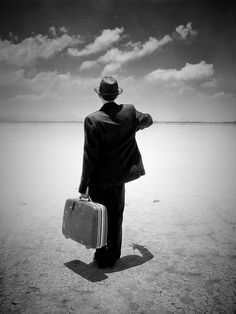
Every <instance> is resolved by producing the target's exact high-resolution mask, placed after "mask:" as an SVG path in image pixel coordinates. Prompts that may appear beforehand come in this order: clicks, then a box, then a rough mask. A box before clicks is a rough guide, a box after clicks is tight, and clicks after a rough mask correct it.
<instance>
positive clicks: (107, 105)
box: [99, 101, 118, 111]
mask: <svg viewBox="0 0 236 314" xmlns="http://www.w3.org/2000/svg"><path fill="white" fill-rule="evenodd" d="M117 107H118V105H117V103H115V102H114V101H110V102H106V103H105V104H104V105H103V106H102V107H101V108H100V109H99V111H106V110H109V109H111V108H117Z"/></svg>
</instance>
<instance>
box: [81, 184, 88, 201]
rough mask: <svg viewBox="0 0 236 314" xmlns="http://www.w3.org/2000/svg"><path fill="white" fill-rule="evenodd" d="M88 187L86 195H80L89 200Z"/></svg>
mask: <svg viewBox="0 0 236 314" xmlns="http://www.w3.org/2000/svg"><path fill="white" fill-rule="evenodd" d="M88 190H89V189H88V187H87V190H86V192H85V193H80V197H81V198H85V199H89V191H88Z"/></svg>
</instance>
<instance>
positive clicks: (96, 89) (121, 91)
mask: <svg viewBox="0 0 236 314" xmlns="http://www.w3.org/2000/svg"><path fill="white" fill-rule="evenodd" d="M94 91H95V92H96V93H97V94H98V95H104V96H107V95H114V96H115V95H120V94H121V93H123V89H122V88H120V87H118V92H117V93H115V94H111V93H109V94H108V93H100V91H99V88H96V87H95V88H94Z"/></svg>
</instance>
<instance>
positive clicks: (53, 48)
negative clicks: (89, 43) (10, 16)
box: [0, 27, 81, 66]
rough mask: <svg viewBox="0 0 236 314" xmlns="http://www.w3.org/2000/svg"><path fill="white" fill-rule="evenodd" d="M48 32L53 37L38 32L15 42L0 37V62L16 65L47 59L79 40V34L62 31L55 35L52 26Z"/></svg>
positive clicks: (26, 64)
mask: <svg viewBox="0 0 236 314" xmlns="http://www.w3.org/2000/svg"><path fill="white" fill-rule="evenodd" d="M49 32H50V33H51V34H52V35H53V36H54V37H53V38H49V37H48V36H47V35H45V36H44V35H41V34H38V35H35V36H33V37H29V38H26V39H24V40H22V41H21V42H19V43H16V44H14V43H12V42H11V41H9V40H1V39H0V62H3V63H5V64H13V65H17V66H30V65H32V64H34V63H35V62H36V60H37V59H39V58H42V59H49V58H51V57H53V56H54V55H55V54H56V53H59V52H61V51H62V50H64V49H65V48H68V47H71V46H74V45H76V44H78V43H79V42H81V39H80V36H76V35H72V36H70V35H68V34H66V33H64V34H63V35H61V36H56V30H55V28H54V27H50V29H49ZM55 36H56V37H55Z"/></svg>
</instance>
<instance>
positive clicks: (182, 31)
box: [173, 22, 198, 43]
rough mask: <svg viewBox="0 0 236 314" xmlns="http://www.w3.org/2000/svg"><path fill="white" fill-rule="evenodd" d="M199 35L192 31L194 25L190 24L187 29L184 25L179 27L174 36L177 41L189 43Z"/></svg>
mask: <svg viewBox="0 0 236 314" xmlns="http://www.w3.org/2000/svg"><path fill="white" fill-rule="evenodd" d="M197 34H198V33H197V31H196V30H193V29H192V23H190V22H188V24H187V25H186V27H185V26H183V25H179V26H177V27H176V29H175V32H174V33H173V36H174V38H175V39H177V40H180V41H185V42H187V43H189V42H191V41H192V40H193V39H195V38H196V36H197Z"/></svg>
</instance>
